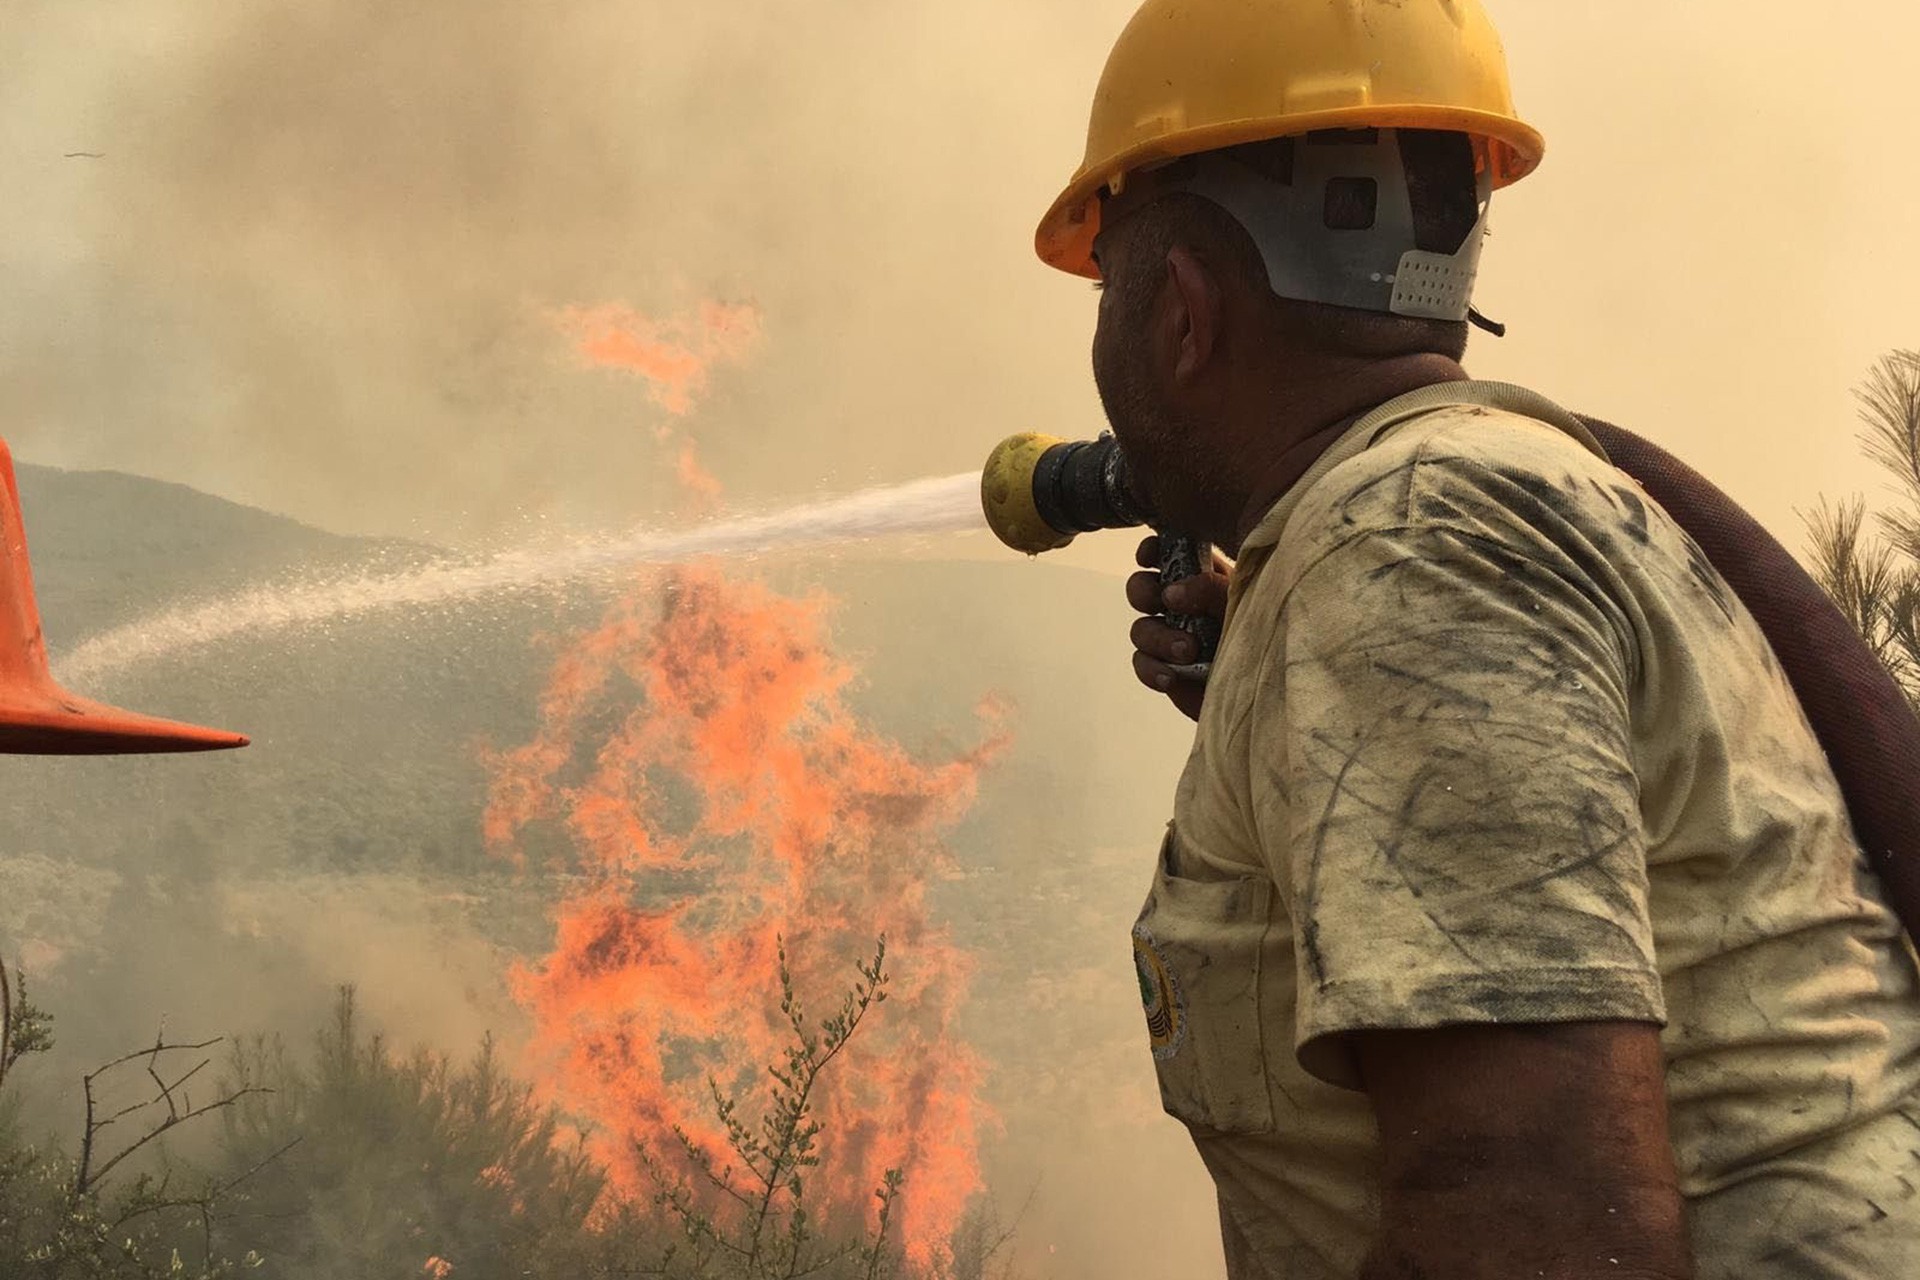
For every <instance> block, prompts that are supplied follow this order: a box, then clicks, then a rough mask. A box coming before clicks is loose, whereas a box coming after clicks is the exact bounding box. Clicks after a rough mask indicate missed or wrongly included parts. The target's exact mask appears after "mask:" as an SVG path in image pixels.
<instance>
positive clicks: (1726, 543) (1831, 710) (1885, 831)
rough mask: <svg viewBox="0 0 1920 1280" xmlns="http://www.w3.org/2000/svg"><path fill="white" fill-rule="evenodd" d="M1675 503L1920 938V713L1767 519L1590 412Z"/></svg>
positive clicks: (1611, 450)
mask: <svg viewBox="0 0 1920 1280" xmlns="http://www.w3.org/2000/svg"><path fill="white" fill-rule="evenodd" d="M1580 421H1581V423H1582V424H1584V425H1585V426H1586V428H1587V430H1589V431H1591V432H1592V433H1593V435H1594V436H1595V438H1597V439H1598V440H1599V442H1600V444H1601V445H1602V447H1604V448H1605V449H1606V451H1607V456H1608V457H1609V458H1611V459H1612V461H1613V465H1615V466H1616V467H1619V468H1620V469H1621V470H1622V471H1624V472H1626V473H1627V474H1628V475H1630V476H1632V477H1633V478H1634V479H1635V480H1637V481H1639V482H1640V486H1641V488H1643V489H1645V490H1646V491H1647V493H1648V494H1649V495H1650V496H1651V497H1652V498H1653V500H1654V501H1655V502H1658V503H1659V504H1660V505H1661V506H1662V507H1664V508H1666V510H1667V512H1668V514H1670V515H1671V516H1672V517H1673V518H1674V520H1675V521H1676V522H1677V523H1678V524H1679V525H1680V527H1681V528H1682V529H1684V530H1686V532H1687V535H1688V536H1689V537H1691V538H1692V539H1693V540H1694V541H1695V542H1696V543H1698V544H1699V546H1700V549H1701V551H1703V552H1705V553H1706V557H1707V559H1708V560H1710V561H1711V562H1712V563H1713V567H1714V568H1716V569H1718V570H1719V571H1720V576H1721V577H1723V578H1725V579H1726V580H1727V585H1728V586H1730V587H1732V588H1733V590H1734V594H1736V595H1738V596H1739V597H1740V600H1741V602H1742V603H1743V604H1745V605H1746V606H1747V611H1748V612H1749V613H1751V614H1752V615H1753V617H1754V620H1755V621H1756V622H1758V623H1759V624H1760V630H1761V631H1762V632H1763V633H1765V635H1766V637H1767V642H1768V643H1769V644H1770V645H1772V646H1773V652H1774V655H1775V656H1776V657H1777V658H1779V660H1780V666H1781V669H1782V670H1783V671H1785V672H1786V676H1787V681H1788V683H1790V684H1791V685H1792V686H1793V691H1794V693H1795V694H1796V695H1797V696H1798V697H1799V699H1800V706H1801V708H1802V709H1803V710H1804V711H1805V712H1806V715H1807V720H1808V722H1809V723H1810V724H1811V725H1812V726H1813V732H1814V736H1815V737H1817V738H1818V739H1819V741H1820V746H1821V747H1822V748H1823V749H1824V750H1825V751H1826V753H1827V760H1828V762H1829V763H1830V764H1831V765H1832V766H1833V772H1834V776H1835V777H1836V778H1837V779H1838V780H1839V783H1840V791H1841V793H1842V794H1843V795H1844V796H1845V797H1846V801H1847V810H1848V812H1849V814H1850V815H1851V816H1852V819H1853V830H1854V835H1855V837H1856V838H1857V839H1858V840H1859V842H1860V845H1861V848H1862V849H1864V850H1865V851H1866V855H1867V860H1868V862H1869V863H1870V864H1871V865H1872V867H1873V869H1874V872H1875V873H1876V874H1877V875H1878V876H1879V877H1880V883H1881V886H1882V887H1883V888H1884V889H1885V891H1886V895H1887V902H1888V905H1889V906H1890V907H1892V908H1893V912H1894V914H1895V915H1897V916H1898V917H1899V918H1900V923H1901V924H1902V925H1903V926H1904V927H1905V928H1906V931H1907V937H1908V938H1909V939H1910V940H1911V939H1920V785H1917V784H1916V779H1920V717H1916V716H1915V715H1914V711H1913V707H1912V706H1911V704H1909V703H1908V702H1907V698H1906V695H1905V693H1904V692H1902V690H1901V688H1900V686H1899V684H1898V683H1897V682H1896V681H1895V680H1894V678H1893V676H1892V675H1891V674H1890V673H1889V672H1888V671H1887V669H1886V667H1885V666H1883V665H1882V664H1881V662H1880V660H1879V659H1878V658H1876V657H1875V656H1874V655H1873V651H1872V650H1870V649H1869V648H1867V645H1866V642H1865V641H1864V640H1862V639H1861V638H1860V635H1859V633H1858V632H1857V631H1855V630H1854V628H1853V624H1852V623H1850V622H1848V621H1847V618H1846V615H1845V614H1843V613H1841V612H1840V609H1839V607H1838V606H1836V605H1835V604H1834V603H1833V601H1832V600H1831V599H1830V598H1828V596H1827V593H1826V592H1825V591H1824V590H1822V589H1821V587H1820V585H1819V584H1818V583H1817V582H1815V581H1814V580H1813V578H1812V577H1811V576H1810V575H1809V574H1808V573H1807V571H1806V570H1805V569H1803V568H1801V567H1800V563H1799V561H1797V560H1795V559H1794V558H1793V556H1792V554H1791V553H1789V552H1788V551H1787V549H1786V548H1785V547H1783V546H1781V545H1780V543H1779V542H1778V541H1777V540H1776V539H1775V538H1774V537H1773V535H1772V534H1770V533H1768V532H1767V531H1766V529H1765V527H1763V526H1762V525H1761V524H1760V522H1759V521H1757V520H1755V519H1754V518H1753V517H1752V516H1750V515H1748V514H1747V513H1746V512H1745V511H1744V510H1742V509H1741V507H1740V505H1739V504H1738V503H1736V502H1734V500H1733V499H1732V498H1729V497H1728V496H1727V495H1726V494H1724V493H1722V492H1721V491H1720V490H1719V489H1718V488H1716V487H1715V486H1714V485H1713V484H1712V483H1711V482H1710V481H1709V480H1707V478H1706V477H1705V476H1702V475H1701V474H1700V473H1699V472H1697V471H1695V470H1694V469H1693V468H1691V467H1689V466H1687V464H1686V463H1684V462H1681V461H1680V460H1679V459H1678V458H1676V457H1674V456H1673V455H1672V454H1670V453H1668V452H1667V451H1666V450H1664V449H1661V448H1660V447H1658V446H1657V445H1654V444H1652V443H1650V442H1648V441H1646V440H1643V439H1641V438H1640V437H1639V436H1636V435H1634V434H1633V433H1632V432H1629V431H1624V430H1622V429H1621V428H1619V427H1616V426H1613V425H1612V424H1610V423H1606V422H1602V421H1600V420H1599V419H1598V418H1588V417H1585V416H1582V417H1581V418H1580Z"/></svg>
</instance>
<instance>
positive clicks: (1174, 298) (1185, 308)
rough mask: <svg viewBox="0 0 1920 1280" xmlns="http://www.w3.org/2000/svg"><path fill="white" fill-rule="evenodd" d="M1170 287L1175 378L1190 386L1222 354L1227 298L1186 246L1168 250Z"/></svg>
mask: <svg viewBox="0 0 1920 1280" xmlns="http://www.w3.org/2000/svg"><path fill="white" fill-rule="evenodd" d="M1167 285H1168V288H1167V293H1166V297H1167V305H1168V312H1167V315H1166V329H1165V339H1166V341H1167V342H1168V343H1170V344H1171V346H1172V350H1171V351H1170V353H1169V354H1170V355H1171V357H1172V361H1171V363H1172V369H1173V379H1174V381H1175V382H1176V383H1180V384H1182V385H1185V384H1190V383H1192V382H1193V381H1194V380H1195V379H1196V378H1198V377H1199V376H1200V375H1201V374H1202V373H1203V372H1205V371H1206V370H1207V368H1208V367H1209V366H1210V365H1211V364H1212V362H1213V358H1214V355H1215V354H1216V352H1217V351H1218V347H1219V342H1220V323H1221V320H1222V318H1223V316H1222V307H1223V304H1224V299H1223V298H1222V296H1221V293H1220V283H1219V281H1218V280H1217V279H1215V277H1214V274H1213V272H1212V271H1211V270H1209V269H1208V267H1207V265H1206V264H1205V263H1204V262H1202V261H1200V259H1199V257H1198V256H1196V255H1195V254H1194V252H1193V251H1192V250H1191V249H1188V248H1187V247H1186V246H1185V245H1179V244H1177V245H1175V246H1173V248H1171V249H1169V250H1168V251H1167Z"/></svg>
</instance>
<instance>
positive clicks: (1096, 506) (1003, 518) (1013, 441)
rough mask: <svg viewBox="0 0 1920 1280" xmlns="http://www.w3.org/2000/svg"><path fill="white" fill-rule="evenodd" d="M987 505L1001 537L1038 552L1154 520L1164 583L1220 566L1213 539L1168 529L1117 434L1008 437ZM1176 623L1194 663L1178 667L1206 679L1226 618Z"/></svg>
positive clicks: (1172, 622) (984, 484)
mask: <svg viewBox="0 0 1920 1280" xmlns="http://www.w3.org/2000/svg"><path fill="white" fill-rule="evenodd" d="M980 505H981V507H982V508H983V509H984V510H985V512H986V516H987V525H988V527H989V528H991V529H992V530H993V532H994V536H995V537H997V538H999V539H1000V541H1002V542H1004V543H1006V544H1007V545H1008V546H1009V547H1012V548H1013V549H1014V550H1015V551H1024V552H1025V553H1026V554H1028V555H1030V556H1036V555H1039V554H1040V553H1041V552H1043V551H1054V550H1058V549H1059V548H1061V547H1064V546H1066V545H1067V544H1068V543H1069V542H1072V541H1073V539H1074V537H1075V535H1077V534H1081V533H1090V532H1092V531H1093V530H1095V529H1130V528H1134V527H1136V526H1139V525H1154V527H1155V529H1156V531H1157V532H1158V533H1159V535H1160V566H1159V567H1160V580H1161V582H1162V584H1163V585H1170V584H1172V583H1175V582H1179V581H1182V580H1183V579H1186V578H1191V577H1194V576H1196V575H1197V574H1199V573H1200V572H1201V570H1202V569H1203V568H1204V567H1205V566H1207V565H1209V564H1211V563H1212V560H1213V548H1212V547H1211V546H1210V545H1208V544H1207V543H1205V542H1199V541H1196V540H1194V539H1192V538H1188V537H1184V536H1182V535H1179V534H1176V533H1170V532H1169V531H1167V530H1165V529H1160V528H1159V526H1158V525H1157V524H1156V522H1155V521H1154V519H1153V515H1152V513H1151V512H1150V511H1149V510H1148V509H1147V506H1146V504H1145V503H1144V502H1142V501H1141V500H1140V498H1139V496H1138V494H1137V493H1136V492H1135V488H1134V484H1133V473H1132V469H1131V468H1130V467H1128V465H1127V459H1126V455H1125V454H1123V453H1121V452H1120V444H1119V442H1118V441H1117V440H1115V439H1114V438H1113V437H1112V436H1111V435H1103V436H1101V437H1100V438H1099V439H1098V440H1080V441H1066V440H1061V439H1059V438H1057V437H1054V436H1045V435H1038V434H1035V433H1033V432H1025V433H1023V434H1021V435H1017V436H1008V437H1007V438H1006V439H1005V440H1002V441H1001V442H1000V444H999V445H998V446H997V447H996V448H995V449H994V451H993V452H992V453H991V454H990V455H988V457H987V465H986V468H985V469H984V470H983V471H982V472H981V473H980ZM1166 621H1167V624H1168V625H1169V626H1173V627H1177V628H1179V629H1180V630H1182V631H1185V632H1186V633H1187V634H1188V635H1191V636H1192V637H1193V640H1194V646H1195V650H1196V654H1195V657H1194V660H1193V661H1192V662H1189V663H1185V664H1182V665H1180V666H1176V667H1174V668H1173V671H1174V673H1175V674H1176V675H1178V676H1179V677H1180V678H1181V679H1184V680H1192V681H1197V682H1200V683H1205V681H1206V678H1207V673H1208V672H1209V671H1210V670H1211V669H1212V665H1213V654H1214V650H1215V648H1217V647H1218V645H1219V643H1220V622H1219V620H1218V619H1217V618H1212V617H1207V616H1191V617H1189V616H1182V615H1179V614H1167V615H1166Z"/></svg>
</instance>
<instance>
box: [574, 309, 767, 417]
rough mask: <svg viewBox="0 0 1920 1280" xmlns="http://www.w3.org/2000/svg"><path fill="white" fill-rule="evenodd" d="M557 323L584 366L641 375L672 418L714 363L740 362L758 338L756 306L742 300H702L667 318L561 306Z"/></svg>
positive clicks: (688, 405) (689, 404) (702, 386)
mask: <svg viewBox="0 0 1920 1280" xmlns="http://www.w3.org/2000/svg"><path fill="white" fill-rule="evenodd" d="M559 322H560V325H561V327H562V328H563V329H565V330H567V331H568V332H569V333H571V334H572V335H573V339H574V349H575V350H576V351H577V352H579V354H580V356H581V358H582V359H584V360H585V361H586V362H587V363H588V364H589V365H591V366H593V367H594V368H599V369H623V370H625V371H626V372H628V373H632V374H637V375H638V376H640V377H642V378H644V379H646V381H647V383H648V389H649V391H650V393H651V394H652V396H653V401H654V403H655V404H658V405H659V406H660V407H661V408H663V409H665V410H666V411H667V412H668V413H671V414H673V415H675V416H676V417H681V416H684V415H686V414H687V413H689V412H691V411H692V409H693V405H694V401H695V399H697V398H698V397H699V396H700V395H701V394H702V393H704V392H705V391H706V389H707V376H708V372H709V371H710V370H711V369H712V367H713V365H714V364H715V363H716V362H719V361H726V362H729V363H738V362H740V361H741V360H743V359H745V358H746V356H747V354H748V353H749V352H750V351H752V350H753V346H754V344H755V343H756V342H757V341H758V340H759V338H760V311H759V309H758V308H757V307H754V306H752V305H751V304H747V303H738V304H735V303H725V302H703V303H701V304H700V306H699V307H698V308H696V309H695V310H694V311H693V312H692V313H691V314H683V315H678V316H674V317H672V318H670V319H667V320H654V319H651V318H649V317H647V316H645V315H642V314H641V313H640V312H638V311H635V310H634V309H633V308H632V307H629V306H625V305H623V304H621V303H617V302H616V303H606V304H604V305H601V306H597V307H567V308H565V309H564V310H562V311H561V312H560V313H559Z"/></svg>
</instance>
